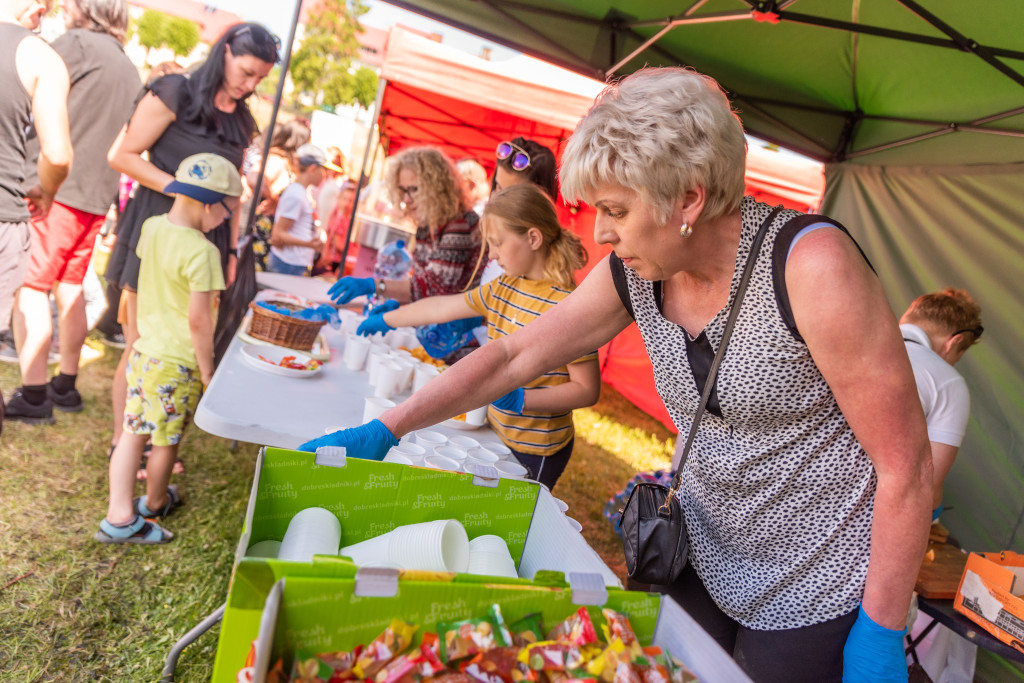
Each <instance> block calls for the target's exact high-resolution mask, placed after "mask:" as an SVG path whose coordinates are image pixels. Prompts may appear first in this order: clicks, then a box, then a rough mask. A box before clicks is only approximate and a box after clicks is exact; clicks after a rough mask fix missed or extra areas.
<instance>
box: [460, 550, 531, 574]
mask: <svg viewBox="0 0 1024 683" xmlns="http://www.w3.org/2000/svg"><path fill="white" fill-rule="evenodd" d="M466 573H467V574H479V575H482V576H502V577H506V578H510V579H514V578H519V575H518V574H517V573H516V564H515V562H514V561H513V560H512V558H511V557H510V556H509V554H508V553H505V554H503V555H502V554H500V553H489V552H474V551H470V553H469V563H468V564H467V566H466Z"/></svg>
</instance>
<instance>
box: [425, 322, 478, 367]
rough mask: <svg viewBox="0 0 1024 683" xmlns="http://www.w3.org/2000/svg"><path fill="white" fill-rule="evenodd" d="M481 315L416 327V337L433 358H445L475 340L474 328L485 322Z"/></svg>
mask: <svg viewBox="0 0 1024 683" xmlns="http://www.w3.org/2000/svg"><path fill="white" fill-rule="evenodd" d="M483 321H484V319H483V318H482V317H480V316H477V317H475V318H463V319H462V320H453V321H451V322H447V323H435V324H433V325H423V326H422V327H418V328H416V338H417V339H419V340H420V344H423V349H424V350H425V351H426V352H427V353H428V354H430V356H431V358H444V357H445V356H447V355H449V354H450V353H452V352H453V351H457V350H458V349H461V348H462V347H463V346H465V345H466V344H468V343H470V342H471V341H472V340H473V328H475V327H478V326H479V325H482V324H483Z"/></svg>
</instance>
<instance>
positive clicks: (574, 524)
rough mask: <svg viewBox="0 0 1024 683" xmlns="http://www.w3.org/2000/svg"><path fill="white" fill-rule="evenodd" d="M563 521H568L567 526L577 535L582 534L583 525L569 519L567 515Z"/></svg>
mask: <svg viewBox="0 0 1024 683" xmlns="http://www.w3.org/2000/svg"><path fill="white" fill-rule="evenodd" d="M565 519H566V520H568V522H569V526H571V527H572V528H573V529H574V530H575V531H576V532H577V533H583V525H582V524H580V523H579V522H577V521H576V520H575V519H573V518H572V517H569V516H568V515H567V516H566V518H565Z"/></svg>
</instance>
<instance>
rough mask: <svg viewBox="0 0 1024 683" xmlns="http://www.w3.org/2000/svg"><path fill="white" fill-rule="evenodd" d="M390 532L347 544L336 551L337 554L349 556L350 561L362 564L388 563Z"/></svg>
mask: <svg viewBox="0 0 1024 683" xmlns="http://www.w3.org/2000/svg"><path fill="white" fill-rule="evenodd" d="M390 535H391V534H390V532H389V533H386V534H381V535H380V536H374V537H373V538H368V539H366V540H365V541H362V542H361V543H353V544H352V545H347V546H344V547H343V548H341V549H340V550H339V551H338V554H339V555H343V556H345V557H351V558H352V561H353V562H355V563H356V564H358V565H360V566H362V565H366V564H389V563H390V562H391V557H390V550H389V549H390V547H391V539H390V538H389V537H390Z"/></svg>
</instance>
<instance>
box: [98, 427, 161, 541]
mask: <svg viewBox="0 0 1024 683" xmlns="http://www.w3.org/2000/svg"><path fill="white" fill-rule="evenodd" d="M147 439H149V434H129V433H128V432H125V433H123V434H122V435H121V438H120V439H119V440H118V442H117V447H116V448H115V449H114V453H113V455H111V456H110V470H109V478H110V502H109V503H108V505H107V521H108V522H110V523H111V524H126V523H128V522H130V521H131V520H133V519H134V518H135V509H134V508H133V506H132V496H133V495H134V494H135V472H136V471H138V469H139V462H140V461H141V460H142V448H143V447H144V446H145V445H146V440H147ZM164 488H166V485H165V486H164Z"/></svg>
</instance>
